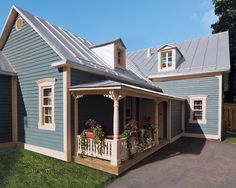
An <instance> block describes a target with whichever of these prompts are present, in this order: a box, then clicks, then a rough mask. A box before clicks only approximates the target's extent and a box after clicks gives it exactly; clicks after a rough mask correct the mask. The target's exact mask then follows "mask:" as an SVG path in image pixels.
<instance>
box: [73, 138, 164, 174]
mask: <svg viewBox="0 0 236 188" xmlns="http://www.w3.org/2000/svg"><path fill="white" fill-rule="evenodd" d="M167 144H168V141H167V140H160V143H159V145H158V146H154V147H152V148H150V149H148V150H146V151H144V152H142V153H137V154H134V156H133V159H129V160H126V161H122V162H121V164H120V165H119V166H118V167H116V166H112V165H111V164H110V161H106V160H102V159H99V158H93V157H88V156H86V157H84V158H82V157H80V156H76V157H75V158H74V162H76V163H78V164H81V165H84V166H87V167H90V168H94V169H97V170H101V171H104V172H108V173H111V174H115V175H120V174H122V173H123V172H125V171H126V170H128V169H129V168H131V167H132V166H134V165H135V164H137V163H138V162H140V161H141V160H143V159H144V158H146V157H148V156H149V155H151V154H152V153H154V152H156V151H158V150H159V149H161V148H162V147H164V146H165V145H167Z"/></svg>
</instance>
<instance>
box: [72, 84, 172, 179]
mask: <svg viewBox="0 0 236 188" xmlns="http://www.w3.org/2000/svg"><path fill="white" fill-rule="evenodd" d="M69 91H70V92H71V94H72V96H73V97H74V113H73V115H74V122H73V123H74V127H73V128H74V144H73V145H74V148H73V149H74V159H75V162H78V163H80V164H83V165H86V166H90V167H92V168H96V169H99V170H103V171H106V172H110V173H113V174H117V175H118V174H120V173H122V172H123V171H125V170H127V169H128V168H130V167H131V166H133V165H134V164H136V163H137V162H139V161H140V160H142V159H144V158H145V157H147V156H149V155H150V154H152V153H153V152H155V151H157V150H158V149H160V148H161V147H163V146H164V145H166V144H167V143H169V141H170V139H171V122H170V119H171V118H170V117H169V116H170V115H171V113H170V111H171V100H173V99H174V97H171V96H168V95H164V94H163V93H160V92H157V91H153V90H149V89H144V88H141V87H137V86H133V85H128V84H123V83H120V82H115V81H110V80H108V81H102V82H95V83H88V84H81V85H78V86H73V87H71V88H70V89H69ZM175 99H176V98H175ZM87 119H95V120H96V121H97V122H98V123H99V124H101V125H102V129H103V131H104V133H105V134H104V139H103V141H102V142H99V143H96V141H95V139H94V138H86V143H84V140H82V138H81V133H82V132H83V131H84V130H85V129H86V126H85V122H86V120H87ZM134 121H135V122H136V126H137V127H136V128H135V131H136V133H135V135H132V136H130V137H129V138H126V137H124V131H125V130H126V129H127V124H129V123H130V122H134ZM72 126H73V125H72ZM147 127H148V128H147ZM147 129H148V130H149V129H150V130H151V131H150V132H149V133H148V134H149V136H148V137H145V140H144V139H143V138H144V134H145V131H146V130H147ZM122 133H123V134H122ZM101 147H102V148H103V149H102V152H101V151H100V150H101ZM81 154H83V156H82V157H81Z"/></svg>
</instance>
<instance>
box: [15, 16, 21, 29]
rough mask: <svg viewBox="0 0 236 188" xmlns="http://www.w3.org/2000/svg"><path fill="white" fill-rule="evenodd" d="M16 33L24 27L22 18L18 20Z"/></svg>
mask: <svg viewBox="0 0 236 188" xmlns="http://www.w3.org/2000/svg"><path fill="white" fill-rule="evenodd" d="M15 26H16V31H20V30H21V28H22V26H23V19H22V18H21V17H19V18H17V20H16V25H15Z"/></svg>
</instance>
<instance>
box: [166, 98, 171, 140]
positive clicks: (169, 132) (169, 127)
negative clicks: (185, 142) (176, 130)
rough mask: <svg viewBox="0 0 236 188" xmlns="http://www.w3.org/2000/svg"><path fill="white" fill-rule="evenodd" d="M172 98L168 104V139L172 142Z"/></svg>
mask: <svg viewBox="0 0 236 188" xmlns="http://www.w3.org/2000/svg"><path fill="white" fill-rule="evenodd" d="M171 108H172V107H171V100H168V104H167V117H168V118H167V139H168V141H169V142H171V121H172V120H171Z"/></svg>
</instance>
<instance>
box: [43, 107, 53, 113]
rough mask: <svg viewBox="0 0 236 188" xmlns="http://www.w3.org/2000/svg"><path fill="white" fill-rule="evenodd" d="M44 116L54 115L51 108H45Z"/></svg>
mask: <svg viewBox="0 0 236 188" xmlns="http://www.w3.org/2000/svg"><path fill="white" fill-rule="evenodd" d="M44 114H45V115H52V108H51V107H45V108H44Z"/></svg>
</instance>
